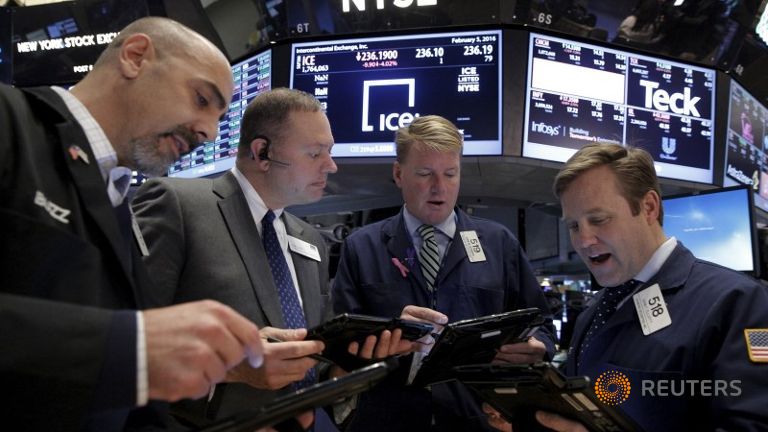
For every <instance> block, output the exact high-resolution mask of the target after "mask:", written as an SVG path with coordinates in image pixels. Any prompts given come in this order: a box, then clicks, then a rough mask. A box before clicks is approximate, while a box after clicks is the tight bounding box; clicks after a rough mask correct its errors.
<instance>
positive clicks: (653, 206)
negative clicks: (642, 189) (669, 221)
mask: <svg viewBox="0 0 768 432" xmlns="http://www.w3.org/2000/svg"><path fill="white" fill-rule="evenodd" d="M660 208H661V197H659V194H657V193H656V191H654V190H651V191H648V192H646V194H645V196H644V197H643V200H642V202H641V208H640V211H642V212H643V215H644V216H645V218H646V220H647V221H648V222H652V221H656V220H658V218H659V209H660Z"/></svg>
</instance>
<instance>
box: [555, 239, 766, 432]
mask: <svg viewBox="0 0 768 432" xmlns="http://www.w3.org/2000/svg"><path fill="white" fill-rule="evenodd" d="M656 283H657V284H659V286H660V288H661V292H662V294H663V296H664V300H665V302H666V304H667V307H668V311H669V314H670V316H671V319H672V324H671V325H669V326H668V327H666V328H663V329H661V330H658V331H656V332H655V333H651V334H650V335H648V336H644V335H643V332H642V329H641V327H640V323H639V321H638V317H637V313H636V310H635V305H634V302H633V301H632V299H631V298H630V299H629V300H628V301H626V302H624V303H623V304H621V305H620V306H619V309H618V310H617V311H616V313H615V314H614V315H613V316H612V317H610V318H609V319H608V321H607V322H606V324H605V326H604V327H603V328H602V329H601V330H600V331H599V332H598V333H596V334H595V335H594V336H593V337H592V341H591V342H590V348H589V349H588V350H587V351H586V352H585V353H584V358H583V359H581V362H580V365H581V367H580V368H579V367H577V364H576V356H575V353H578V352H579V346H580V344H581V342H582V340H583V338H584V333H585V331H586V329H587V328H589V324H590V323H591V321H592V317H593V316H594V314H595V309H596V307H595V306H594V305H593V306H591V307H590V308H588V309H587V310H586V311H584V312H583V313H582V314H581V316H579V318H578V319H577V322H576V327H575V329H574V336H573V342H574V343H573V347H572V348H571V352H570V353H569V356H568V361H567V364H566V373H567V374H568V375H574V374H578V375H587V376H589V377H591V378H592V381H593V382H594V381H595V380H596V378H597V377H599V376H600V375H601V374H603V373H604V372H607V371H616V372H620V373H622V374H624V375H625V376H626V377H627V378H628V379H629V382H630V392H629V395H628V396H627V399H626V400H625V401H624V402H622V403H620V404H619V405H618V407H619V408H620V409H621V410H623V411H624V412H625V413H626V414H628V415H629V416H630V417H632V418H634V419H635V420H636V421H637V422H638V423H640V425H641V426H643V428H644V429H645V430H647V431H654V432H655V431H681V430H691V431H693V430H696V431H706V430H739V431H758V430H761V431H765V430H768V363H754V362H752V361H750V359H749V357H748V354H747V346H746V339H745V336H744V329H750V328H763V329H766V328H768V290H767V289H766V287H765V286H763V285H762V284H760V282H758V281H756V280H755V279H752V278H750V277H748V276H745V275H743V274H740V273H737V272H735V271H732V270H729V269H726V268H723V267H720V266H718V265H715V264H712V263H709V262H705V261H701V260H698V259H696V258H695V257H694V256H693V255H692V254H691V252H690V251H689V250H688V249H686V248H685V247H683V246H682V245H681V244H679V243H678V246H677V247H676V249H675V250H674V251H673V252H672V255H670V257H669V258H668V259H667V261H666V262H665V263H664V265H663V266H662V268H661V269H660V270H659V273H658V274H657V275H656V276H654V277H653V278H652V280H650V281H648V282H646V283H645V284H643V287H642V288H640V289H643V288H645V287H650V286H652V285H653V284H656ZM595 300H596V301H595V302H594V304H597V303H598V302H599V300H600V298H599V297H597V298H596V299H595Z"/></svg>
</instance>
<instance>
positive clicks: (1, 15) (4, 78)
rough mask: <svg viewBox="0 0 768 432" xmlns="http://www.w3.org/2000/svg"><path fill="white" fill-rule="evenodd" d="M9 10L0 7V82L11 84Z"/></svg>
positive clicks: (11, 45) (11, 48) (11, 50)
mask: <svg viewBox="0 0 768 432" xmlns="http://www.w3.org/2000/svg"><path fill="white" fill-rule="evenodd" d="M11 10H12V9H11V8H6V7H3V8H0V83H4V84H11V83H12V80H13V65H12V59H13V57H12V52H13V44H12V43H11V34H12V29H13V28H12V27H13V25H12V24H11Z"/></svg>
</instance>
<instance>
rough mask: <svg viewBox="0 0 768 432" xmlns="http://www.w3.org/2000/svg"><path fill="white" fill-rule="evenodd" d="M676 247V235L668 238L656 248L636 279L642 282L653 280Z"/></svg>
mask: <svg viewBox="0 0 768 432" xmlns="http://www.w3.org/2000/svg"><path fill="white" fill-rule="evenodd" d="M675 247H677V239H676V238H674V237H670V238H668V239H667V240H666V241H665V242H664V243H662V244H661V246H659V248H658V249H656V252H654V253H653V255H651V259H649V260H648V262H647V263H646V264H645V267H643V269H642V270H640V273H638V274H637V276H635V278H634V279H636V280H638V281H640V282H648V281H649V280H651V278H652V277H654V276H656V273H658V272H659V270H660V269H661V266H663V265H664V263H665V262H667V259H668V258H669V256H670V255H672V252H673V251H674V250H675Z"/></svg>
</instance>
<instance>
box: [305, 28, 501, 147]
mask: <svg viewBox="0 0 768 432" xmlns="http://www.w3.org/2000/svg"><path fill="white" fill-rule="evenodd" d="M501 45H502V44H501V31H477V32H462V33H439V34H422V35H409V36H392V37H379V38H366V39H346V40H336V41H327V42H310V43H298V44H293V46H292V49H291V87H293V88H296V89H300V90H304V91H306V92H308V93H310V94H313V95H315V97H317V98H318V100H320V102H321V103H322V104H323V106H324V107H325V110H326V113H327V114H328V119H329V120H330V123H331V125H332V128H333V136H334V139H335V142H336V144H335V145H334V146H333V155H334V156H337V157H355V156H363V157H365V156H394V154H395V145H394V135H395V131H396V130H397V129H398V128H399V127H402V126H405V125H408V124H410V122H411V121H413V119H414V118H415V117H418V116H420V115H428V114H437V115H441V116H443V117H445V118H447V119H448V120H450V121H452V122H453V123H454V124H456V126H457V127H458V128H459V129H460V130H461V131H462V132H463V134H464V154H465V155H500V154H501V94H502V92H501V79H500V77H501V59H500V54H501V52H502V46H501Z"/></svg>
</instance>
